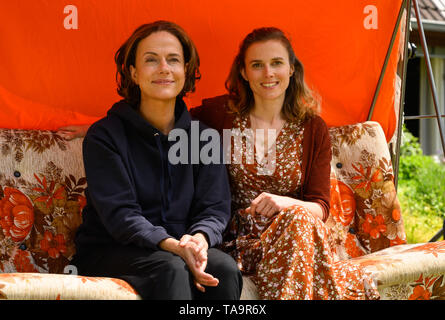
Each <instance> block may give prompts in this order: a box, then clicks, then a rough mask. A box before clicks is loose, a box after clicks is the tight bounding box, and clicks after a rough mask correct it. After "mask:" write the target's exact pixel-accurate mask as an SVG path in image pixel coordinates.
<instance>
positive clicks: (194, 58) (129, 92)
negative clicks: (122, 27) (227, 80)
mask: <svg viewBox="0 0 445 320" xmlns="http://www.w3.org/2000/svg"><path fill="white" fill-rule="evenodd" d="M160 31H166V32H168V33H170V34H172V35H173V36H175V37H176V38H177V39H178V40H179V42H180V43H181V45H182V50H183V53H184V62H185V83H184V88H183V89H182V91H181V92H180V93H179V95H178V97H180V98H182V97H183V96H185V95H186V94H187V93H188V92H194V91H195V82H196V80H199V79H200V78H201V73H200V72H199V55H198V51H197V50H196V47H195V45H194V43H193V41H192V40H191V39H190V37H189V36H188V35H187V33H186V32H185V31H184V29H182V28H181V27H180V26H178V25H177V24H175V23H173V22H169V21H163V20H159V21H155V22H152V23H149V24H144V25H141V26H140V27H138V28H137V29H136V30H135V31H134V32H133V34H132V35H131V36H130V37H129V38H128V39H127V41H125V42H124V44H123V45H122V46H121V47H120V48H119V50H117V52H116V54H115V56H114V61H115V62H116V67H117V70H116V82H117V93H118V94H119V95H120V96H121V97H123V98H124V99H125V100H126V101H127V102H128V103H130V104H132V105H136V106H139V103H140V100H141V90H140V88H139V86H138V85H137V84H136V83H134V81H133V79H132V78H131V72H130V66H131V65H132V66H135V63H136V50H137V47H138V45H139V42H140V41H141V40H143V39H145V38H146V37H148V36H149V35H150V34H152V33H154V32H160Z"/></svg>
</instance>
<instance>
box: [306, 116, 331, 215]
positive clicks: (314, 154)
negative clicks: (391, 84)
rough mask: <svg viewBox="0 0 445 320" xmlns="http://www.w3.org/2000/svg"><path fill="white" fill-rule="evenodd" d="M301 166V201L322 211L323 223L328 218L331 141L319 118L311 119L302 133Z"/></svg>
mask: <svg viewBox="0 0 445 320" xmlns="http://www.w3.org/2000/svg"><path fill="white" fill-rule="evenodd" d="M304 135H305V136H304V142H303V153H306V155H305V156H304V163H303V166H304V167H305V174H304V179H305V180H304V183H303V188H302V200H304V201H311V202H316V203H318V204H320V205H321V207H322V209H323V221H326V220H327V219H328V217H329V208H330V174H331V158H332V150H331V139H330V136H329V131H328V127H327V125H326V123H325V122H324V120H323V119H322V118H321V117H318V116H317V117H315V118H313V119H311V120H310V121H309V123H308V125H307V126H306V129H305V131H304Z"/></svg>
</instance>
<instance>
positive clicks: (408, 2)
mask: <svg viewBox="0 0 445 320" xmlns="http://www.w3.org/2000/svg"><path fill="white" fill-rule="evenodd" d="M411 6H412V7H413V8H414V12H415V15H416V20H417V25H418V32H419V36H420V42H421V45H422V49H423V52H424V55H425V63H426V67H427V75H428V83H429V87H430V89H431V93H432V96H433V103H434V108H435V112H436V114H435V115H418V116H410V117H409V120H412V119H426V118H436V120H437V125H438V129H439V134H440V139H441V144H442V151H443V152H444V155H445V138H444V129H443V125H442V122H441V118H442V117H444V115H441V113H440V109H439V102H438V97H437V90H436V84H435V81H434V76H433V70H432V67H431V60H430V55H429V51H428V45H427V42H426V37H425V32H424V29H423V24H422V18H421V16H420V12H419V4H418V0H403V3H402V5H401V7H400V11H399V15H398V18H397V22H396V25H395V27H394V30H393V34H392V37H391V42H390V45H389V47H388V51H387V53H386V57H385V61H384V63H383V67H382V71H381V73H380V77H379V81H378V83H377V87H376V90H375V93H374V98H373V101H372V104H371V107H370V109H369V113H368V118H367V120H368V121H369V120H371V118H372V114H373V112H374V107H375V105H376V102H377V98H378V95H379V92H380V88H381V85H382V83H383V78H384V75H385V71H386V68H387V66H388V62H389V58H390V56H391V52H392V49H393V47H394V42H395V40H396V36H397V33H398V30H399V26H400V22H401V21H402V17H403V13H404V12H405V10H406V21H405V40H404V48H403V69H402V77H401V78H402V84H401V87H402V88H401V93H400V104H399V117H398V125H397V140H396V148H395V149H396V151H395V154H393V153H392V152H391V157H392V162H393V168H394V179H395V181H394V183H395V186H396V188H397V185H398V173H399V160H400V145H401V135H402V125H403V123H404V121H405V117H404V113H403V110H404V105H405V86H406V69H407V64H408V63H407V62H408V45H409V35H410V28H409V25H410V21H411ZM441 237H443V238H444V239H445V219H444V223H443V226H442V229H440V230H439V231H438V232H437V233H436V234H435V235H434V236H433V237H432V238H431V239H430V240H429V241H430V242H433V241H437V240H439V239H440V238H441Z"/></svg>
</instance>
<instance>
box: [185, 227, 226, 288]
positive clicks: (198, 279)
mask: <svg viewBox="0 0 445 320" xmlns="http://www.w3.org/2000/svg"><path fill="white" fill-rule="evenodd" d="M179 248H180V256H181V257H182V259H184V261H185V263H186V264H187V266H188V267H189V269H190V271H191V272H192V274H193V277H194V282H195V286H196V288H197V289H198V290H199V291H201V292H205V288H204V287H203V286H210V287H216V286H217V285H218V283H219V280H218V279H217V278H215V277H213V276H212V275H211V274H209V273H206V272H204V270H205V268H206V266H207V250H208V243H207V240H206V238H205V236H204V235H202V234H201V233H196V234H195V235H193V236H192V235H189V234H186V235H184V236H182V238H181V239H180V240H179Z"/></svg>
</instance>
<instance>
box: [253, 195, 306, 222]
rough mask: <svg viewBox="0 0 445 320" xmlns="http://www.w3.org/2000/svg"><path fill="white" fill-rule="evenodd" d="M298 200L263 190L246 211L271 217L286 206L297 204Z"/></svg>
mask: <svg viewBox="0 0 445 320" xmlns="http://www.w3.org/2000/svg"><path fill="white" fill-rule="evenodd" d="M299 202H300V200H298V199H294V198H290V197H285V196H279V195H276V194H272V193H267V192H263V193H261V194H260V195H259V196H258V197H256V198H255V199H254V200H253V201H252V202H251V204H250V207H248V208H247V209H246V211H247V212H248V213H253V214H254V213H258V214H260V215H262V216H265V217H268V218H270V217H272V216H274V215H275V214H277V213H278V212H280V211H281V210H284V209H285V208H287V207H290V206H293V205H295V204H298V203H299Z"/></svg>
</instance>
